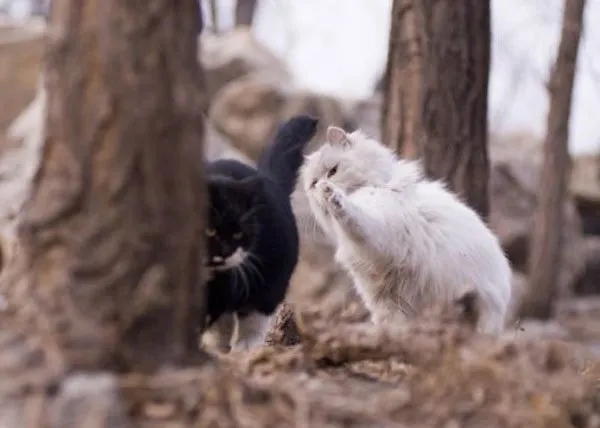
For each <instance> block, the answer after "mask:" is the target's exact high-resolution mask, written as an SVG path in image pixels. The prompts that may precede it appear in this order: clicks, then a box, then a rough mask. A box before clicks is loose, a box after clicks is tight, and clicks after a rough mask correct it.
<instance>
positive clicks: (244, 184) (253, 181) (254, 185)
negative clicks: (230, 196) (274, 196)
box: [239, 176, 263, 197]
mask: <svg viewBox="0 0 600 428" xmlns="http://www.w3.org/2000/svg"><path fill="white" fill-rule="evenodd" d="M239 187H240V189H241V190H243V191H244V192H245V193H246V194H248V195H249V196H252V197H255V196H258V195H260V194H262V192H263V181H262V179H261V178H260V177H258V176H253V177H247V178H244V179H243V180H241V181H240V182H239Z"/></svg>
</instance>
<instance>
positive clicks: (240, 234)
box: [233, 232, 244, 239]
mask: <svg viewBox="0 0 600 428" xmlns="http://www.w3.org/2000/svg"><path fill="white" fill-rule="evenodd" d="M242 236H244V234H243V233H242V232H237V233H234V234H233V239H242Z"/></svg>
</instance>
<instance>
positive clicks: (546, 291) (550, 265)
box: [520, 0, 585, 319]
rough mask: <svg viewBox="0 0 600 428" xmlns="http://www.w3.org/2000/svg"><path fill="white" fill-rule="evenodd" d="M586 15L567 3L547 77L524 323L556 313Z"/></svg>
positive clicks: (576, 0)
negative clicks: (576, 83) (575, 86)
mask: <svg viewBox="0 0 600 428" xmlns="http://www.w3.org/2000/svg"><path fill="white" fill-rule="evenodd" d="M584 9H585V0H568V1H566V2H565V9H564V13H563V26H562V32H561V39H560V44H559V47H558V55H557V57H556V63H555V64H554V67H553V69H552V71H551V74H550V82H549V85H548V86H549V92H550V110H549V112H548V122H547V124H546V139H545V141H544V160H543V164H542V171H541V177H540V189H539V192H538V207H537V210H536V213H535V216H534V226H533V233H532V236H531V244H530V252H529V292H528V294H527V295H526V296H525V298H524V299H523V302H522V304H521V308H520V310H521V311H520V313H521V316H523V317H535V318H541V319H547V318H550V317H551V316H552V315H553V312H554V311H553V309H554V300H555V297H556V292H557V278H558V272H559V269H560V260H561V258H562V257H561V251H562V242H561V240H562V234H561V233H560V229H561V227H562V222H563V206H564V199H565V197H566V193H567V181H568V177H569V168H570V161H571V160H570V157H569V151H568V137H569V118H570V115H571V100H572V95H573V84H574V81H575V69H576V64H577V55H578V51H579V40H580V38H581V32H582V27H583V16H584Z"/></svg>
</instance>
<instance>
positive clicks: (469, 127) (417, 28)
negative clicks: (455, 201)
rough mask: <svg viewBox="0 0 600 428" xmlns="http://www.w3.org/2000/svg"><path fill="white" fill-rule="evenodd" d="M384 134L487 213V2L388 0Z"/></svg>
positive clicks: (466, 0)
mask: <svg viewBox="0 0 600 428" xmlns="http://www.w3.org/2000/svg"><path fill="white" fill-rule="evenodd" d="M392 9H393V10H392V27H391V32H390V42H389V52H388V64H387V73H386V74H387V79H386V86H387V88H386V91H385V92H386V95H385V101H384V108H383V118H382V135H383V138H384V141H385V142H386V144H388V145H389V146H391V147H393V148H395V149H396V150H397V151H398V153H399V154H400V155H403V156H407V157H414V156H416V155H418V156H420V157H421V158H422V159H423V163H424V167H425V170H426V172H427V174H428V175H429V176H430V177H433V178H443V179H445V180H446V181H447V182H448V184H449V186H450V187H451V188H452V189H453V190H454V191H456V192H458V193H459V194H461V196H462V197H463V199H464V200H465V201H466V202H467V203H468V204H469V205H470V206H471V207H473V208H474V209H475V210H476V211H477V212H478V213H480V214H481V215H482V216H483V217H484V218H487V215H488V211H489V202H488V175H489V161H488V154H487V94H488V92H487V91H488V89H487V87H488V77H489V64H490V41H491V35H490V2H489V0H394V4H393V8H392Z"/></svg>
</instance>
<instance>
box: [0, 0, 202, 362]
mask: <svg viewBox="0 0 600 428" xmlns="http://www.w3.org/2000/svg"><path fill="white" fill-rule="evenodd" d="M198 16H199V13H198V5H197V2H196V0H181V1H178V2H172V1H170V0H160V1H155V2H150V3H149V2H146V1H141V0H127V1H115V0H87V1H85V2H81V1H79V0H54V1H53V5H52V11H51V24H50V28H49V34H50V36H51V37H50V46H49V52H48V64H47V70H46V75H45V76H46V83H47V91H48V103H47V121H46V137H45V141H44V143H43V157H42V160H41V164H40V167H39V171H38V173H37V175H36V177H35V180H34V183H33V185H32V194H31V199H30V201H29V202H28V203H27V204H26V206H25V207H24V212H23V213H22V218H21V225H20V230H19V238H20V249H19V257H20V260H18V261H17V265H18V266H20V267H21V270H20V272H19V274H18V275H17V274H16V273H15V275H17V277H13V278H11V281H13V283H12V284H11V285H10V287H4V288H5V289H10V291H9V296H8V298H9V301H10V303H11V304H13V305H14V306H15V307H16V308H18V312H19V313H20V315H21V319H27V320H31V323H33V324H35V328H36V329H37V330H38V331H40V332H41V334H43V335H45V337H47V338H49V339H48V340H50V341H51V342H52V346H53V347H55V348H56V349H57V350H59V351H60V353H61V355H63V356H64V364H65V365H66V367H67V370H100V369H102V370H105V369H112V370H139V371H154V370H156V369H157V368H159V367H162V366H164V365H180V364H185V363H187V362H190V361H191V360H194V359H195V358H194V357H196V356H198V346H197V331H196V328H197V324H198V323H200V324H201V321H203V310H204V308H203V299H202V297H203V292H202V291H203V290H202V287H201V284H202V273H201V271H200V270H201V269H200V267H199V266H200V265H201V264H200V263H199V261H200V260H201V256H202V254H201V252H202V233H201V232H202V227H203V226H202V218H203V213H204V197H205V196H204V187H203V183H202V179H203V171H202V169H201V168H202V149H203V147H202V136H203V132H204V125H203V116H202V111H203V105H204V102H205V101H204V97H203V79H202V74H201V70H200V69H199V65H198V62H197V60H196V58H197V56H196V55H197V39H196V35H197V33H198V26H199V20H198ZM15 269H16V268H15ZM0 352H2V351H0Z"/></svg>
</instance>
